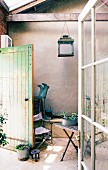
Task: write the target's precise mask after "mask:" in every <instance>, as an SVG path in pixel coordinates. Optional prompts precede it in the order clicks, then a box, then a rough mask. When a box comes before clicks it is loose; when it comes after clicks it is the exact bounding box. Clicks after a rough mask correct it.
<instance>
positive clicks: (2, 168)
mask: <svg viewBox="0 0 108 170" xmlns="http://www.w3.org/2000/svg"><path fill="white" fill-rule="evenodd" d="M67 140H68V139H65V138H55V139H54V144H53V145H52V146H47V147H44V148H43V149H42V150H41V152H40V160H39V161H38V162H35V161H34V160H32V159H31V157H30V158H29V159H28V160H27V161H19V160H18V159H17V153H16V152H13V151H10V150H6V149H2V148H0V170H77V169H78V168H77V157H78V155H77V153H76V151H75V149H74V148H73V146H72V144H71V143H70V145H69V148H68V151H67V152H66V155H65V157H64V160H63V161H62V162H61V161H60V160H61V157H62V154H63V151H64V148H65V146H66V144H67Z"/></svg>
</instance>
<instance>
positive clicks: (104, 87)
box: [95, 63, 108, 127]
mask: <svg viewBox="0 0 108 170" xmlns="http://www.w3.org/2000/svg"><path fill="white" fill-rule="evenodd" d="M95 113H96V114H95V115H96V122H98V123H100V124H101V125H103V126H104V127H108V63H104V64H100V65H97V66H96V98H95Z"/></svg>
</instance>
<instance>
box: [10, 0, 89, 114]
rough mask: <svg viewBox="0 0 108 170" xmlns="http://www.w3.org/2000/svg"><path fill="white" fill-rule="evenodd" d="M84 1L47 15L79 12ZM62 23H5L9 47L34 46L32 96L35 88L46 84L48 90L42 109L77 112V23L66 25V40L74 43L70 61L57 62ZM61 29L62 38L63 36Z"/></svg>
mask: <svg viewBox="0 0 108 170" xmlns="http://www.w3.org/2000/svg"><path fill="white" fill-rule="evenodd" d="M86 2H87V1H84V3H82V1H81V0H80V1H77V3H76V1H75V0H74V1H70V0H69V1H68V2H67V5H66V4H65V3H62V5H61V6H57V7H55V6H54V8H52V9H51V10H49V11H48V12H61V13H66V12H68V13H70V12H80V11H81V10H82V8H83V7H84V6H85V4H86ZM63 27H64V22H50V23H48V22H20V23H9V27H8V28H9V36H10V37H11V38H12V39H13V45H14V46H19V45H24V44H33V45H34V58H35V62H34V77H35V95H37V94H38V92H39V88H38V87H37V85H38V84H41V83H42V82H45V83H47V84H48V85H49V86H50V88H49V91H48V94H47V98H46V108H47V107H49V106H51V108H52V110H53V112H55V113H56V112H58V111H61V110H64V111H66V112H69V113H70V112H77V111H78V23H77V22H67V27H68V30H69V34H70V36H72V38H73V39H74V49H75V54H74V57H68V58H58V44H57V41H58V39H59V38H60V37H61V36H62V32H63ZM67 27H66V25H65V27H64V32H63V34H67V33H68V31H67Z"/></svg>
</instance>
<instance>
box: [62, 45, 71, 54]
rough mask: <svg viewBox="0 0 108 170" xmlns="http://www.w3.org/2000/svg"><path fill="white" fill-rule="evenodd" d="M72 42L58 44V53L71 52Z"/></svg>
mask: <svg viewBox="0 0 108 170" xmlns="http://www.w3.org/2000/svg"><path fill="white" fill-rule="evenodd" d="M72 52H73V51H72V44H60V54H72Z"/></svg>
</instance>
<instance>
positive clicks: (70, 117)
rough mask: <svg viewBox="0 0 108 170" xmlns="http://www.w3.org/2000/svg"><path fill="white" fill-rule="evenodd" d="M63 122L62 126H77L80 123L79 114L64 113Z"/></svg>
mask: <svg viewBox="0 0 108 170" xmlns="http://www.w3.org/2000/svg"><path fill="white" fill-rule="evenodd" d="M63 115H64V116H63V121H62V124H63V125H65V126H75V125H77V123H78V115H77V113H71V114H68V113H67V112H63Z"/></svg>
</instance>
